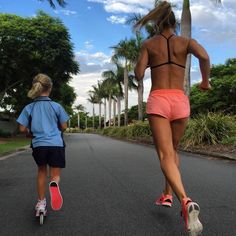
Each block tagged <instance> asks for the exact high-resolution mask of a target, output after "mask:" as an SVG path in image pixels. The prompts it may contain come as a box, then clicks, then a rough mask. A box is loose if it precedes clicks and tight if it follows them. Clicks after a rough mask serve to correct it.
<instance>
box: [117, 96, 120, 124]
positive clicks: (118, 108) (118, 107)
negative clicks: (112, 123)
mask: <svg viewBox="0 0 236 236" xmlns="http://www.w3.org/2000/svg"><path fill="white" fill-rule="evenodd" d="M117 112H118V126H119V127H120V97H117Z"/></svg>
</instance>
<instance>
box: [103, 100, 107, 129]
mask: <svg viewBox="0 0 236 236" xmlns="http://www.w3.org/2000/svg"><path fill="white" fill-rule="evenodd" d="M106 120H107V100H106V98H105V99H104V121H103V122H104V128H106V126H107V125H106Z"/></svg>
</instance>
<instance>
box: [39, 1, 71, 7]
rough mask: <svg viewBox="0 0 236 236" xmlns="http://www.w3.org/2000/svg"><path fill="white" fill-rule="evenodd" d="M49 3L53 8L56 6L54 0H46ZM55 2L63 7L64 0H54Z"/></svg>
mask: <svg viewBox="0 0 236 236" xmlns="http://www.w3.org/2000/svg"><path fill="white" fill-rule="evenodd" d="M39 1H40V2H42V1H44V0H39ZM47 1H48V2H49V4H50V6H51V7H52V8H53V9H55V8H56V5H55V3H54V0H47ZM56 2H57V3H58V5H59V6H61V7H65V6H66V4H67V3H66V1H65V0H56Z"/></svg>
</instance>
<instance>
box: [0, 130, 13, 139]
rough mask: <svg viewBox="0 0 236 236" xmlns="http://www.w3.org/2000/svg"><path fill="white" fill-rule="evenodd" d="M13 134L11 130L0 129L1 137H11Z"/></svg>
mask: <svg viewBox="0 0 236 236" xmlns="http://www.w3.org/2000/svg"><path fill="white" fill-rule="evenodd" d="M11 136H12V134H11V132H8V131H3V130H1V129H0V137H2V138H10V137H11Z"/></svg>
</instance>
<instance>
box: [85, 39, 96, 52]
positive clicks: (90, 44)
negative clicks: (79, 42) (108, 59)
mask: <svg viewBox="0 0 236 236" xmlns="http://www.w3.org/2000/svg"><path fill="white" fill-rule="evenodd" d="M84 47H85V48H86V49H87V50H89V49H93V48H94V46H93V44H92V43H91V42H90V41H86V42H84Z"/></svg>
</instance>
